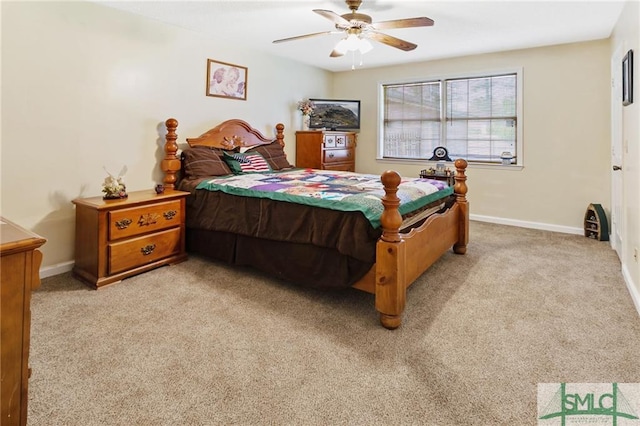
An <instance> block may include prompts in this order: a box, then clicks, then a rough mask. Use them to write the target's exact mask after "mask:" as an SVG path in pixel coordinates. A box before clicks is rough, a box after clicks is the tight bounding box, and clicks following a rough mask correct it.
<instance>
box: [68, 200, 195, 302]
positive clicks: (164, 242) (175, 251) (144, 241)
mask: <svg viewBox="0 0 640 426" xmlns="http://www.w3.org/2000/svg"><path fill="white" fill-rule="evenodd" d="M187 195H189V193H188V192H184V191H173V190H166V191H165V192H163V193H162V194H156V192H155V191H154V190H152V189H150V190H148V191H135V192H130V193H129V196H128V197H127V198H124V199H116V200H104V199H103V198H102V197H92V198H78V199H75V200H73V203H74V204H75V205H76V242H75V248H76V254H75V266H74V267H73V274H74V275H75V276H76V277H78V278H79V279H81V280H82V281H84V282H85V283H87V284H89V285H90V286H92V287H94V288H96V289H97V288H100V287H102V286H104V285H107V284H111V283H114V282H117V281H121V280H123V279H124V278H127V277H130V276H132V275H135V274H139V273H141V272H145V271H148V270H150V269H153V268H157V267H159V266H163V265H168V264H173V263H178V262H182V261H184V260H186V259H187V252H186V250H185V225H184V222H185V198H186V196H187Z"/></svg>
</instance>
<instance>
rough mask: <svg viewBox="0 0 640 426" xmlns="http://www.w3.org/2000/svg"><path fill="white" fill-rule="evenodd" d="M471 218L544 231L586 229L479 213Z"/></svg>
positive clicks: (579, 233) (578, 233) (575, 232)
mask: <svg viewBox="0 0 640 426" xmlns="http://www.w3.org/2000/svg"><path fill="white" fill-rule="evenodd" d="M469 219H471V220H477V221H478V222H489V223H497V224H498V225H509V226H518V227H520V228H531V229H540V230H543V231H553V232H562V233H563V234H576V235H582V234H584V229H582V228H573V227H571V226H560V225H551V224H549V223H540V222H527V221H524V220H516V219H505V218H502V217H493V216H482V215H477V214H470V215H469Z"/></svg>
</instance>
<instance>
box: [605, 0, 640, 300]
mask: <svg viewBox="0 0 640 426" xmlns="http://www.w3.org/2000/svg"><path fill="white" fill-rule="evenodd" d="M639 16H640V3H639V2H637V1H628V2H627V3H626V5H625V8H624V9H623V11H622V13H621V14H620V18H619V20H618V23H617V24H616V27H615V29H614V31H613V34H612V36H611V52H612V53H613V52H616V51H618V50H619V51H620V52H621V53H622V54H624V53H626V52H627V51H628V50H629V49H633V52H634V55H635V57H634V70H633V71H634V87H633V89H634V93H633V99H634V103H633V104H631V105H628V106H625V107H623V108H622V139H623V150H622V156H623V159H622V173H623V181H624V183H623V185H622V186H623V195H622V216H623V218H622V220H623V229H624V239H623V241H622V259H621V260H622V271H623V274H624V276H625V279H626V281H627V283H628V284H629V285H630V289H631V293H632V295H633V296H634V300H635V303H636V307H637V308H638V311H640V265H639V263H638V259H637V258H634V257H633V254H634V249H636V250H640V125H639V123H640V107H639V105H640V98H639V97H638V94H639V93H640V91H639V90H638V86H639V85H640V77H639V76H638V68H639V67H640V60H639V59H638V58H639V57H640V31H639V30H638V27H639V26H640V22H639V19H638V17H639Z"/></svg>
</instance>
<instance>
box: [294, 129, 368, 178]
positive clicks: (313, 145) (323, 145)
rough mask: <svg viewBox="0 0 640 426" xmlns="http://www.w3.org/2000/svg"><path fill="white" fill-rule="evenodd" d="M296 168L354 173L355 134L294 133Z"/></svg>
mask: <svg viewBox="0 0 640 426" xmlns="http://www.w3.org/2000/svg"><path fill="white" fill-rule="evenodd" d="M296 167H303V168H311V169H321V170H344V171H348V172H355V169H356V133H355V132H330V131H299V132H296Z"/></svg>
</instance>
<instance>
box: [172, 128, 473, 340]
mask: <svg viewBox="0 0 640 426" xmlns="http://www.w3.org/2000/svg"><path fill="white" fill-rule="evenodd" d="M166 125H167V142H166V144H165V152H166V156H165V159H164V160H163V161H162V163H161V168H162V170H163V172H164V173H165V179H164V182H165V185H169V184H171V185H174V184H177V176H178V175H179V172H180V161H179V160H177V157H176V155H175V154H176V152H177V144H176V143H175V141H176V139H177V135H176V129H177V125H178V122H177V120H175V119H169V120H167V122H166ZM187 142H188V143H189V145H190V146H191V147H194V146H208V147H210V148H219V149H222V150H227V151H236V150H237V149H239V148H243V149H248V148H249V147H254V146H263V145H269V144H271V143H274V144H276V143H277V144H279V145H280V147H282V148H284V125H282V124H278V125H276V137H275V140H270V139H268V138H265V137H264V136H263V135H262V134H260V132H258V131H257V130H255V129H253V128H252V127H251V126H250V125H248V124H247V123H246V122H244V121H242V120H235V119H234V120H228V121H225V122H224V123H221V124H220V125H218V126H216V127H214V128H213V129H211V130H209V131H208V132H206V133H205V134H203V135H202V136H200V137H199V138H193V139H187ZM285 158H286V156H285ZM175 160H177V162H176V161H175ZM454 164H455V167H456V175H455V182H456V183H455V185H454V194H453V196H452V197H451V200H450V201H448V202H446V203H445V204H446V207H444V208H442V209H441V210H440V211H438V212H437V213H435V214H432V215H431V216H429V217H427V218H426V219H424V220H422V221H421V222H419V224H418V225H416V226H415V227H414V228H413V229H411V230H410V231H408V232H403V231H401V226H402V223H403V217H402V215H401V214H400V213H399V211H398V206H399V205H400V200H399V198H398V197H397V191H398V186H399V185H400V182H401V178H400V175H399V174H398V173H396V172H395V171H391V170H389V171H386V172H384V173H383V174H382V176H381V181H382V184H383V186H384V192H385V195H384V197H382V204H383V207H384V210H383V213H382V216H381V218H380V222H381V227H380V228H378V229H376V230H374V228H373V227H371V226H369V229H366V228H362V229H365V230H364V231H362V230H360V231H358V230H355V229H352V227H354V226H361V225H358V223H360V222H358V220H359V219H355V217H356V216H357V215H359V216H361V217H362V218H364V215H362V214H361V213H359V212H351V215H352V216H353V217H351V216H349V215H345V216H343V218H344V219H343V220H352V221H355V222H352V223H355V224H356V225H347V226H344V225H335V226H332V227H330V229H332V230H333V232H325V234H327V233H328V234H330V235H329V236H330V238H333V239H334V240H335V241H333V242H331V241H329V242H326V241H325V242H322V241H312V242H311V243H308V242H306V240H304V239H300V238H301V236H300V235H299V234H298V233H296V232H294V228H295V227H297V226H298V225H296V224H303V222H305V221H306V220H310V219H308V217H309V215H311V216H313V215H320V216H321V219H320V222H321V221H323V220H325V219H326V217H325V216H322V214H329V215H332V214H333V215H335V214H337V212H332V211H330V210H328V209H322V208H315V207H314V208H311V207H309V206H299V205H295V204H289V203H285V202H282V201H274V200H258V201H256V200H255V199H250V198H248V197H239V196H235V195H229V194H223V193H219V192H211V191H206V190H196V189H195V187H196V186H197V184H198V183H199V182H200V181H202V180H203V179H194V180H191V181H188V180H186V179H184V180H182V181H181V182H180V183H179V185H180V188H181V189H182V190H188V191H189V192H190V193H191V195H190V196H189V197H187V214H186V221H187V222H186V227H187V249H188V250H189V251H194V252H197V253H199V254H203V255H205V256H210V257H214V258H217V259H223V260H226V261H228V262H233V263H236V264H242V265H250V266H253V267H256V268H259V269H262V270H264V271H266V272H268V273H271V274H273V275H275V276H277V277H280V278H283V279H287V280H291V281H296V282H299V283H300V284H303V283H305V281H307V278H308V277H317V278H318V280H322V278H323V275H329V276H330V277H331V280H334V279H335V280H336V282H337V281H345V282H348V283H349V284H350V285H351V286H352V287H354V288H357V289H360V290H363V291H366V292H369V293H372V294H374V295H375V307H376V309H377V310H378V311H379V313H380V321H381V323H382V325H383V326H384V327H386V328H388V329H394V328H397V327H399V326H400V324H401V321H402V313H403V311H404V306H405V301H406V290H407V288H408V287H409V286H410V285H411V284H412V283H413V282H414V281H416V279H417V278H418V277H419V276H420V275H421V274H422V273H423V272H424V271H426V269H428V268H429V267H430V266H431V265H432V264H433V263H434V262H436V261H437V260H438V259H439V258H440V257H441V256H442V254H444V253H445V252H446V251H448V250H449V249H450V248H452V247H453V251H454V252H455V253H458V254H464V253H465V252H466V247H467V243H468V240H469V204H468V202H467V199H466V193H467V185H466V179H467V177H466V175H465V170H466V167H467V162H466V161H465V160H462V159H458V160H456V161H455V163H454ZM205 198H206V199H211V200H214V201H212V202H213V203H214V204H209V202H208V201H207V202H205V201H204V199H205ZM256 202H258V203H259V204H258V205H259V206H260V209H255V208H254V207H253V206H255V203H256ZM232 203H239V204H234V205H233V207H232V206H231V204H232ZM211 205H216V206H217V207H216V208H215V209H211ZM307 207H308V208H309V209H310V210H304V211H303V210H302V208H307ZM205 210H209V211H211V210H215V211H214V212H213V213H211V212H209V213H205ZM322 210H326V211H324V212H321V211H322ZM225 211H226V212H227V213H230V214H231V215H246V216H247V219H246V221H245V222H247V221H248V222H249V223H257V221H256V220H255V219H256V218H259V219H261V220H267V221H268V225H265V224H264V223H263V224H261V226H263V228H260V229H261V231H260V232H263V230H266V231H268V232H269V233H268V234H265V235H262V234H256V230H255V229H254V230H251V231H250V232H247V231H243V230H242V229H233V227H234V226H236V225H237V223H239V222H238V221H235V222H234V221H233V220H231V218H230V215H229V214H227V213H225ZM261 211H269V212H272V211H275V212H276V213H275V214H272V215H269V214H264V215H263V213H262V212H261ZM305 212H306V213H305ZM309 212H310V213H309ZM327 212H332V213H327ZM340 213H342V214H344V213H345V212H340ZM347 213H348V212H347ZM252 215H253V217H251V216H252ZM295 217H299V219H298V220H297V221H296V222H294V221H293V219H292V218H295ZM362 220H365V219H362ZM225 221H228V222H226V223H225ZM240 222H242V221H240ZM316 222H317V221H316ZM234 223H235V224H236V225H234ZM305 229H306V232H308V231H309V229H308V228H305ZM363 234H366V235H363ZM345 239H348V240H355V241H362V242H363V245H364V247H361V249H362V251H359V250H355V251H354V248H353V247H349V246H342V243H343V242H344V241H343V240H345ZM332 245H333V246H332ZM329 246H332V247H329ZM341 251H343V252H345V251H346V252H348V254H344V253H341ZM367 252H368V253H369V254H368V255H367V254H366V253H367ZM296 253H303V255H302V256H300V255H298V256H297V257H295V259H297V260H294V262H295V263H294V262H292V260H293V259H294V258H292V257H290V256H295V254H296ZM363 253H365V254H364V255H363ZM323 257H329V258H330V259H331V262H332V263H331V264H332V265H333V267H334V268H337V269H336V271H337V272H336V271H334V270H333V269H334V268H327V267H326V266H318V265H319V264H318V263H317V262H316V260H318V259H321V258H323ZM305 260H306V261H305ZM292 264H293V266H295V269H294V270H292V271H285V270H284V269H285V268H286V267H289V269H291V265H292ZM281 273H282V274H284V275H281ZM291 273H297V274H298V275H297V278H296V277H292V275H291ZM334 275H335V276H334ZM345 275H347V276H345ZM351 283H352V284H351Z"/></svg>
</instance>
